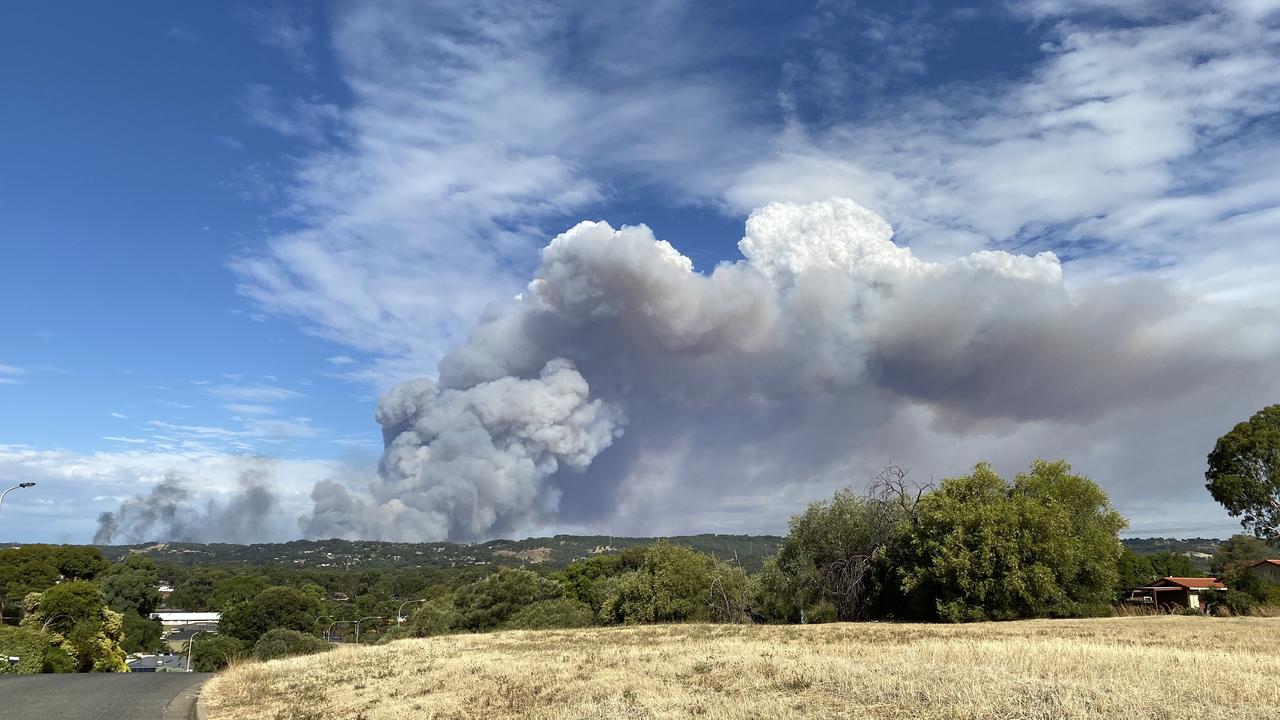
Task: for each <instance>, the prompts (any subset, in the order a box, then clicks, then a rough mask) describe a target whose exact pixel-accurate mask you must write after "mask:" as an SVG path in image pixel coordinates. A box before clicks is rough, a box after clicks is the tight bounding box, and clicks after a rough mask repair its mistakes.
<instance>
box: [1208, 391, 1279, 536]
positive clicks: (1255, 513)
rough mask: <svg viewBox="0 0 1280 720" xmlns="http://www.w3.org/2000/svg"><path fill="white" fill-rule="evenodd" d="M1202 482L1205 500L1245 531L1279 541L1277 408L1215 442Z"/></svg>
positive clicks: (1256, 416) (1257, 414) (1239, 426)
mask: <svg viewBox="0 0 1280 720" xmlns="http://www.w3.org/2000/svg"><path fill="white" fill-rule="evenodd" d="M1204 477H1205V480H1206V481H1207V482H1206V483H1205V487H1206V488H1208V490H1209V494H1211V495H1213V499H1214V500H1217V501H1218V502H1220V503H1222V506H1223V507H1225V508H1226V509H1227V512H1228V513H1230V514H1231V516H1232V517H1238V518H1240V524H1241V525H1242V526H1244V528H1245V529H1247V530H1250V531H1251V532H1253V534H1255V535H1257V536H1258V537H1260V538H1264V539H1267V540H1277V539H1280V404H1278V405H1270V406H1268V407H1265V408H1263V409H1261V410H1259V411H1258V412H1257V413H1255V414H1254V415H1253V417H1251V418H1249V419H1248V420H1246V421H1244V422H1242V423H1240V424H1238V425H1236V426H1235V427H1234V428H1232V429H1231V431H1230V432H1228V433H1227V434H1226V435H1223V436H1222V437H1220V438H1218V442H1217V443H1215V444H1214V446H1213V450H1212V451H1211V452H1210V453H1209V469H1208V470H1207V471H1206V472H1205V474H1204Z"/></svg>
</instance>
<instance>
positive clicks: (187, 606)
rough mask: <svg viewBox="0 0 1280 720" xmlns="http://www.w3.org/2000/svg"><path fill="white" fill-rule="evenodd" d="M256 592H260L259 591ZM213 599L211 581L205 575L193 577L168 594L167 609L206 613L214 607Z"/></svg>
mask: <svg viewBox="0 0 1280 720" xmlns="http://www.w3.org/2000/svg"><path fill="white" fill-rule="evenodd" d="M258 592H261V589H259V591H258ZM255 594H256V593H255ZM250 597H252V596H250ZM213 599H214V586H213V579H212V578H210V577H208V576H207V575H193V576H192V577H189V578H187V579H186V580H183V581H182V582H180V583H178V586H177V587H175V588H174V589H173V592H172V593H170V594H169V601H168V607H174V608H180V609H182V610H186V611H187V612H206V611H208V610H211V609H212V608H213V607H216V606H214V605H213V604H212V602H213Z"/></svg>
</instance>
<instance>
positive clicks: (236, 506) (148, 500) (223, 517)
mask: <svg viewBox="0 0 1280 720" xmlns="http://www.w3.org/2000/svg"><path fill="white" fill-rule="evenodd" d="M238 483H239V488H238V489H237V491H236V492H235V493H234V494H233V495H232V496H231V497H230V498H229V499H228V500H227V501H225V502H217V501H209V502H207V503H205V504H203V505H199V504H193V503H192V502H191V498H192V494H191V490H190V485H191V481H190V480H189V479H188V478H187V477H185V476H183V475H182V474H180V473H176V472H171V473H168V474H167V475H165V477H164V479H163V480H161V481H160V482H159V484H157V485H156V486H155V487H153V488H152V489H151V491H150V492H149V493H147V494H146V495H135V496H133V497H130V498H126V499H125V500H123V501H122V502H121V503H120V507H119V508H118V509H117V510H115V511H114V512H104V513H102V514H101V515H99V516H98V529H97V531H96V532H95V533H94V535H93V542H94V544H95V545H109V544H111V543H114V542H120V543H138V542H147V541H152V540H159V541H175V542H253V541H256V540H263V539H265V538H266V537H269V536H270V534H271V533H270V532H269V523H270V520H271V519H272V517H273V515H274V514H275V513H276V512H277V511H278V510H279V503H278V498H277V496H276V493H275V491H274V490H272V488H271V487H270V486H269V484H268V483H269V477H268V476H267V474H266V472H264V471H263V470H260V469H248V470H245V471H243V472H242V473H241V474H240V478H239V480H238Z"/></svg>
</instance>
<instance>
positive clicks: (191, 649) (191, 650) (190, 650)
mask: <svg viewBox="0 0 1280 720" xmlns="http://www.w3.org/2000/svg"><path fill="white" fill-rule="evenodd" d="M201 634H208V635H217V634H218V631H217V630H197V631H195V632H193V633H191V642H188V643H187V672H191V656H192V655H195V654H196V636H197V635H201Z"/></svg>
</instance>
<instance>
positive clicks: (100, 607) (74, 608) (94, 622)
mask: <svg viewBox="0 0 1280 720" xmlns="http://www.w3.org/2000/svg"><path fill="white" fill-rule="evenodd" d="M23 603H24V605H26V610H27V612H26V615H25V616H24V617H23V618H22V624H23V626H25V627H29V628H32V629H40V628H45V627H46V625H47V628H48V631H49V633H50V634H51V635H52V636H53V640H54V642H56V643H57V644H58V645H59V646H60V647H61V648H62V649H63V650H64V651H66V653H67V654H68V655H70V656H71V657H72V658H73V659H74V661H75V670H76V671H77V672H89V671H93V672H128V671H129V668H128V666H127V665H125V662H124V657H125V652H124V649H123V648H122V647H121V643H122V642H123V641H124V617H123V616H122V615H121V614H120V613H118V612H115V611H114V610H111V609H110V608H108V607H107V606H106V605H105V603H104V602H103V600H102V596H101V595H100V594H99V593H98V586H97V585H95V584H93V583H91V582H87V581H83V580H75V581H71V582H66V583H62V584H59V585H55V586H53V587H51V588H49V589H48V590H46V591H44V592H43V593H32V594H30V595H28V596H27V597H26V599H25V600H24V601H23Z"/></svg>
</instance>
